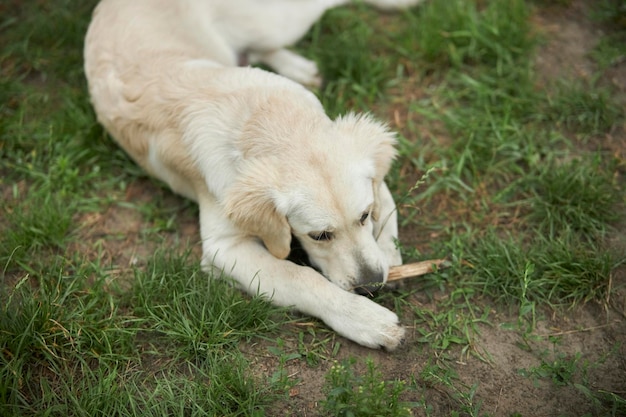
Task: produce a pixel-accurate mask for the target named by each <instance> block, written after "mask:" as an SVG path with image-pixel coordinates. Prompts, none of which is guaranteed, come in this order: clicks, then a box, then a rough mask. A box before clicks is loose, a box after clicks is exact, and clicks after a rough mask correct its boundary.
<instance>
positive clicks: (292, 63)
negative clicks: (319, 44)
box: [249, 49, 322, 87]
mask: <svg viewBox="0 0 626 417" xmlns="http://www.w3.org/2000/svg"><path fill="white" fill-rule="evenodd" d="M249 58H250V62H251V63H256V62H262V63H264V64H267V65H269V66H270V67H272V68H273V69H274V70H275V71H276V72H278V73H279V74H280V75H283V76H285V77H287V78H290V79H292V80H293V81H295V82H298V83H300V84H303V85H306V86H308V87H319V86H320V85H321V83H322V79H321V77H320V75H319V71H318V69H317V64H316V63H315V62H313V61H311V60H308V59H306V58H304V57H303V56H300V55H298V54H296V53H295V52H292V51H289V50H287V49H278V50H275V51H271V52H264V53H259V52H252V53H250V56H249Z"/></svg>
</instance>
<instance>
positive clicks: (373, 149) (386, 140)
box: [335, 113, 397, 220]
mask: <svg viewBox="0 0 626 417" xmlns="http://www.w3.org/2000/svg"><path fill="white" fill-rule="evenodd" d="M335 123H336V124H337V126H338V127H339V128H340V129H341V130H343V131H344V132H345V133H346V134H348V136H349V137H350V138H351V140H353V146H354V147H355V150H356V152H358V153H360V154H361V155H363V156H364V157H365V160H366V161H367V160H369V161H370V162H371V163H372V165H373V168H374V172H373V175H372V188H373V190H374V206H373V208H372V218H373V219H374V220H378V218H379V215H380V197H379V194H380V191H379V189H380V186H381V184H382V183H383V181H384V178H385V175H387V172H388V171H389V168H391V163H392V162H393V160H394V158H395V157H396V149H395V144H396V142H397V141H396V135H395V133H393V132H392V131H390V130H389V128H388V126H387V125H386V124H383V123H381V122H378V121H376V120H374V119H373V118H372V117H371V116H369V115H367V114H360V115H357V114H354V113H349V114H347V115H346V116H343V117H341V118H339V119H337V120H336V121H335Z"/></svg>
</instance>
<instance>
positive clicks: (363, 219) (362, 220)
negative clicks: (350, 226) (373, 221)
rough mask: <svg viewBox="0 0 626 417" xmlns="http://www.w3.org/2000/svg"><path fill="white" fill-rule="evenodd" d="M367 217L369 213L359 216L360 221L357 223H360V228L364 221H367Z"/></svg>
mask: <svg viewBox="0 0 626 417" xmlns="http://www.w3.org/2000/svg"><path fill="white" fill-rule="evenodd" d="M369 215H370V214H369V212H365V213H363V215H362V216H361V219H360V220H359V222H360V223H361V226H363V225H364V224H365V221H366V220H367V218H368V217H369Z"/></svg>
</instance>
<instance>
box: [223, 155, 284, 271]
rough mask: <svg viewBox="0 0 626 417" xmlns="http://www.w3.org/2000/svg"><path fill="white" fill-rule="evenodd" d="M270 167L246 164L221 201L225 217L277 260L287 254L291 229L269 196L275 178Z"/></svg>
mask: <svg viewBox="0 0 626 417" xmlns="http://www.w3.org/2000/svg"><path fill="white" fill-rule="evenodd" d="M270 172H271V168H268V167H267V166H266V165H264V164H262V163H259V162H256V163H249V164H248V166H247V167H246V168H245V169H244V171H243V173H242V175H241V177H240V178H239V179H238V180H237V182H236V183H235V184H234V185H233V186H232V187H231V188H230V190H229V191H228V193H227V195H226V198H225V200H224V210H225V212H226V214H227V215H228V218H229V219H230V220H231V221H232V222H233V223H234V224H235V225H236V226H237V227H239V228H240V229H241V230H243V231H244V232H246V233H248V234H250V235H252V236H257V237H259V238H260V239H261V240H262V241H263V244H264V245H265V247H266V248H267V250H268V251H269V252H270V253H271V254H272V255H274V256H275V257H277V258H279V259H285V258H286V257H287V256H288V255H289V251H290V244H291V227H290V226H289V223H288V222H287V218H286V217H285V216H284V215H283V214H281V213H279V212H278V210H277V208H276V205H275V203H274V199H273V196H272V191H273V187H275V184H277V183H276V182H274V181H273V179H274V178H275V176H273V175H268V174H269V173H270Z"/></svg>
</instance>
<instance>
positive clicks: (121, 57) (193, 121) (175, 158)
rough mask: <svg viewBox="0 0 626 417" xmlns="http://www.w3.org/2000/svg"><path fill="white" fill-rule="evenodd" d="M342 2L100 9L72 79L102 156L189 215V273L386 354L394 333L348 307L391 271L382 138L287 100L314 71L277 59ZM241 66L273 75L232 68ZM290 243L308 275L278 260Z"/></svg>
mask: <svg viewBox="0 0 626 417" xmlns="http://www.w3.org/2000/svg"><path fill="white" fill-rule="evenodd" d="M418 1H419V0H395V1H394V0H371V1H369V2H370V3H373V4H375V5H377V6H379V7H382V8H391V7H404V6H409V5H412V4H415V3H417V2H418ZM346 2H347V0H343V1H342V0H326V1H324V0H228V1H222V0H103V1H102V2H101V3H100V4H99V5H98V6H97V7H96V9H95V11H94V14H93V19H92V21H91V24H90V26H89V29H88V32H87V36H86V40H85V51H84V52H85V72H86V76H87V80H88V84H89V92H90V95H91V100H92V103H93V106H94V108H95V111H96V113H97V116H98V120H99V121H100V123H102V125H103V126H104V127H105V128H106V130H107V131H108V132H109V133H110V134H111V135H112V136H113V138H114V139H115V140H116V141H117V142H118V144H119V145H120V146H121V147H122V148H123V149H124V150H125V151H126V152H127V153H128V154H129V155H130V156H131V157H132V158H133V159H134V160H135V161H136V162H137V163H138V164H139V165H141V166H142V167H143V168H144V169H145V170H146V171H147V172H149V173H150V174H151V175H153V176H155V177H157V178H159V179H161V180H162V181H164V182H165V183H167V184H168V185H169V187H171V189H172V190H174V191H175V192H177V193H179V194H182V195H183V196H186V197H188V198H190V199H193V200H195V201H196V202H197V203H198V205H199V209H200V233H201V237H202V251H203V255H202V258H203V259H202V262H203V266H204V267H205V269H211V268H215V269H217V270H218V271H221V272H223V273H225V274H227V275H229V276H232V278H233V279H234V280H235V281H236V282H238V284H239V285H240V286H241V288H242V289H244V290H246V291H248V292H249V293H251V294H257V293H258V294H262V295H264V296H266V297H268V298H270V299H271V301H272V302H273V303H275V304H277V305H281V306H293V307H294V308H296V309H297V310H299V311H301V312H303V313H305V314H309V315H312V316H315V317H318V318H320V319H321V320H323V321H324V322H325V323H326V324H327V325H328V326H330V327H331V328H332V329H334V330H335V331H336V332H338V333H339V334H341V335H343V336H345V337H347V338H349V339H351V340H353V341H355V342H357V343H360V344H361V345H364V346H368V347H373V348H378V347H383V348H386V349H389V350H392V349H394V348H396V347H397V346H398V345H399V344H400V343H401V341H402V339H403V336H404V332H405V331H404V328H403V327H402V326H401V325H400V324H399V322H398V317H397V316H396V314H394V313H393V312H391V311H389V310H388V309H386V308H384V307H382V306H380V305H378V304H376V303H375V302H373V301H372V300H370V299H368V298H366V297H363V296H360V295H358V294H355V293H354V292H353V291H354V290H355V289H358V288H374V287H376V286H377V285H382V284H384V283H385V281H386V279H387V273H388V270H389V266H390V265H396V264H400V263H401V262H402V261H401V257H400V253H399V251H398V249H397V248H396V244H395V238H396V236H397V224H396V214H395V206H394V202H393V200H392V197H391V193H390V192H389V190H388V188H387V186H386V185H385V183H384V181H383V178H384V176H385V175H386V173H387V171H388V169H389V167H390V165H391V162H392V159H393V158H394V155H395V150H394V144H395V137H394V134H393V133H392V132H390V131H389V130H388V129H387V127H386V126H385V125H383V124H381V123H379V122H377V121H375V120H373V119H372V118H371V117H370V116H367V115H355V114H349V115H346V116H344V117H340V118H337V119H336V120H331V119H330V118H329V117H328V116H327V115H326V114H325V112H324V109H323V108H322V106H321V104H320V102H319V101H318V100H317V98H316V97H315V95H314V94H313V93H311V92H310V91H309V90H307V89H306V88H304V87H303V86H302V85H301V84H307V85H317V84H319V75H318V72H317V67H316V65H315V63H313V62H311V61H309V60H307V59H305V58H303V57H301V56H299V55H297V54H295V53H294V52H291V51H289V50H287V49H285V48H286V47H287V46H289V45H291V44H293V43H294V42H296V41H297V40H298V39H299V38H300V37H301V36H302V35H303V34H305V33H306V31H307V30H308V29H309V28H310V26H311V25H312V24H313V23H314V22H315V21H316V20H317V19H318V18H319V17H320V16H321V15H322V13H323V12H324V11H325V10H326V9H328V8H329V7H334V6H337V5H339V4H342V3H346ZM242 56H245V57H246V59H247V60H248V61H249V62H263V63H265V64H267V65H269V66H271V67H272V68H273V69H275V70H276V72H278V74H280V75H277V74H275V73H271V72H268V71H263V70H261V69H257V68H251V67H238V66H237V64H238V63H239V62H240V61H241V57H242ZM292 80H293V81H292ZM294 81H295V82H294ZM292 236H295V238H297V239H298V240H299V241H300V243H301V245H302V247H303V248H304V249H305V251H306V253H307V254H308V257H309V259H310V262H311V264H312V265H313V267H314V268H315V269H314V268H311V267H307V266H300V265H296V264H295V263H292V262H290V261H288V260H286V257H287V256H288V254H289V252H290V242H291V239H292ZM218 275H219V274H216V276H218Z"/></svg>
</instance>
